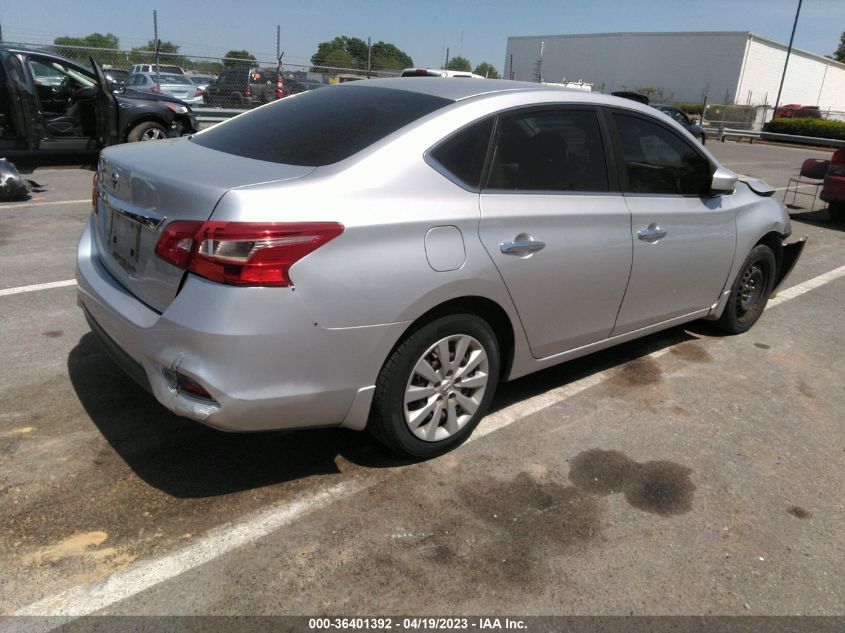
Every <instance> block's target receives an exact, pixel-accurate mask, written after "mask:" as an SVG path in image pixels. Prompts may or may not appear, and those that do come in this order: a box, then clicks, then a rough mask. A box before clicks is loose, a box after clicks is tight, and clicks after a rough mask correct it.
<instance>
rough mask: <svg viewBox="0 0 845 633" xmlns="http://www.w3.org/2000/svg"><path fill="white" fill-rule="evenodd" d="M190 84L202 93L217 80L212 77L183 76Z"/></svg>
mask: <svg viewBox="0 0 845 633" xmlns="http://www.w3.org/2000/svg"><path fill="white" fill-rule="evenodd" d="M185 76H186V77H187V78H188V79H189V80H190V82H191V83H192V84H194V85H195V86H196V87H197V88H199V89H200V90H202V91H203V92H204V91H205V89H206V88H207V87H208V84H210V83H211V82H212V81H214V80H215V79H217V77H216V76H214V75H185Z"/></svg>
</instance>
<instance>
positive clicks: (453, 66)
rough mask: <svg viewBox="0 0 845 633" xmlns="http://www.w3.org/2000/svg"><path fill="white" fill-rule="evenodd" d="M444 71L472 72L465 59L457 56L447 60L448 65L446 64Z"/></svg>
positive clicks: (470, 65)
mask: <svg viewBox="0 0 845 633" xmlns="http://www.w3.org/2000/svg"><path fill="white" fill-rule="evenodd" d="M446 70H465V71H467V72H470V71H471V70H472V64H470V63H469V60H468V59H467V58H466V57H461V56H460V55H458V56H457V57H453V58H452V59H450V60H449V63H448V64H446Z"/></svg>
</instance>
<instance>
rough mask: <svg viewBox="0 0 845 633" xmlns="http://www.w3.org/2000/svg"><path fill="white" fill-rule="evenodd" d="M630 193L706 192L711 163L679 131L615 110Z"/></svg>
mask: <svg viewBox="0 0 845 633" xmlns="http://www.w3.org/2000/svg"><path fill="white" fill-rule="evenodd" d="M613 120H614V122H615V124H616V131H617V134H618V136H619V146H620V148H621V150H622V159H623V163H624V169H625V175H626V176H627V178H626V180H627V183H623V186H624V190H625V192H627V193H668V194H678V195H703V194H705V193H707V190H708V189H709V188H710V177H711V169H710V163H709V162H708V161H707V159H706V158H704V156H702V155H701V154H699V153H698V152H697V151H696V150H695V149H694V148H693V147H692V146H691V145H690V144H689V143H687V142H686V141H685V140H684V139H683V138H681V137H680V136H679V135H678V134H676V133H675V132H673V131H672V130H669V129H668V128H665V127H663V126H662V125H659V124H657V123H653V122H651V121H646V120H645V119H642V118H640V117H635V116H630V115H626V114H620V113H614V114H613Z"/></svg>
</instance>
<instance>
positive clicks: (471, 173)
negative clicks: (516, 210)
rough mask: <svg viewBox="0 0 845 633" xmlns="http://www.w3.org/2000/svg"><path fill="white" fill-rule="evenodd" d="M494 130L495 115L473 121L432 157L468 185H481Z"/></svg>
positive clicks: (436, 149) (473, 186) (435, 151)
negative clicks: (485, 160)
mask: <svg viewBox="0 0 845 633" xmlns="http://www.w3.org/2000/svg"><path fill="white" fill-rule="evenodd" d="M492 131H493V117H490V118H488V119H484V120H483V121H479V122H478V123H473V124H472V125H470V126H469V127H467V128H466V129H464V130H461V131H460V132H458V133H457V134H455V135H454V136H452V138H450V139H447V140H446V141H445V142H443V143H441V144H440V145H439V146H438V147H437V148H435V149H434V151H432V152H431V157H432V158H433V159H434V160H436V161H437V162H438V163H440V165H442V166H443V167H444V168H445V169H446V171H448V172H449V173H450V174H452V175H453V176H455V177H456V178H457V179H458V180H460V181H461V182H463V183H464V184H466V185H467V186H469V187H471V188H473V189H477V188H478V187H479V186H480V185H481V172H482V170H483V169H484V159H485V158H486V156H487V147H488V146H489V144H490V134H491V132H492Z"/></svg>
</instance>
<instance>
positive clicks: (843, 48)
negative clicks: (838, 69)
mask: <svg viewBox="0 0 845 633" xmlns="http://www.w3.org/2000/svg"><path fill="white" fill-rule="evenodd" d="M833 59H835V60H836V61H838V62H843V63H845V33H842V37H840V38H839V48H837V49H836V50H835V51H833Z"/></svg>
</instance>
